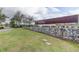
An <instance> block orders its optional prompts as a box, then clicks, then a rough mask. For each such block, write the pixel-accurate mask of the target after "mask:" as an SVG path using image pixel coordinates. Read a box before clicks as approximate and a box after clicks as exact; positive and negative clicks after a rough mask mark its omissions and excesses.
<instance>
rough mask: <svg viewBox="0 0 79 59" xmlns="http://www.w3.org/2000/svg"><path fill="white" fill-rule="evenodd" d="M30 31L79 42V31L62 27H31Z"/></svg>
mask: <svg viewBox="0 0 79 59" xmlns="http://www.w3.org/2000/svg"><path fill="white" fill-rule="evenodd" d="M28 28H29V29H30V30H33V31H36V32H41V33H45V34H48V35H52V36H54V37H59V38H62V39H66V40H73V41H76V42H79V29H76V28H67V27H64V26H31V27H28Z"/></svg>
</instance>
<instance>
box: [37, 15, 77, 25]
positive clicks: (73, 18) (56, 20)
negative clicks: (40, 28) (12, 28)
mask: <svg viewBox="0 0 79 59" xmlns="http://www.w3.org/2000/svg"><path fill="white" fill-rule="evenodd" d="M77 22H78V15H71V16H64V17H58V18H52V19H44V20H39V21H36V24H55V23H77Z"/></svg>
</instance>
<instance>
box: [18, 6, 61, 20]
mask: <svg viewBox="0 0 79 59" xmlns="http://www.w3.org/2000/svg"><path fill="white" fill-rule="evenodd" d="M19 10H20V11H21V12H22V13H24V14H29V15H31V16H34V18H35V20H41V19H47V18H53V17H57V16H62V14H61V13H60V12H61V10H59V9H57V8H55V7H27V8H19Z"/></svg>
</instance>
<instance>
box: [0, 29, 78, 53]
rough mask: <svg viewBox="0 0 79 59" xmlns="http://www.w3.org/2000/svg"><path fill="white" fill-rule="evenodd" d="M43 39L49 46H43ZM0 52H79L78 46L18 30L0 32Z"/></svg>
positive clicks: (43, 35)
mask: <svg viewBox="0 0 79 59" xmlns="http://www.w3.org/2000/svg"><path fill="white" fill-rule="evenodd" d="M43 39H46V40H48V42H50V43H51V45H47V44H45V42H44V41H43ZM0 51H3V52H10V51H12V52H19V51H20V52H23V51H25V52H31V51H32V52H36V51H38V52H40V51H41V52H51V51H52V52H54V51H58V52H63V51H64V52H66V51H69V52H72V51H73V52H74V51H79V44H76V43H74V42H71V41H65V40H61V39H58V38H54V37H52V36H48V35H45V34H41V33H37V32H33V31H29V30H26V29H21V28H19V29H12V30H11V31H9V32H0Z"/></svg>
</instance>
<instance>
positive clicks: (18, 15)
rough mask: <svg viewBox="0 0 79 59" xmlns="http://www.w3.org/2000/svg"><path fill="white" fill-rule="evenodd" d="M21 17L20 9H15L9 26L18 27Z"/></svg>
mask: <svg viewBox="0 0 79 59" xmlns="http://www.w3.org/2000/svg"><path fill="white" fill-rule="evenodd" d="M21 19H22V14H21V12H20V11H17V12H16V14H15V15H14V16H13V18H12V19H11V23H10V24H11V26H12V27H20V23H21Z"/></svg>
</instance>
